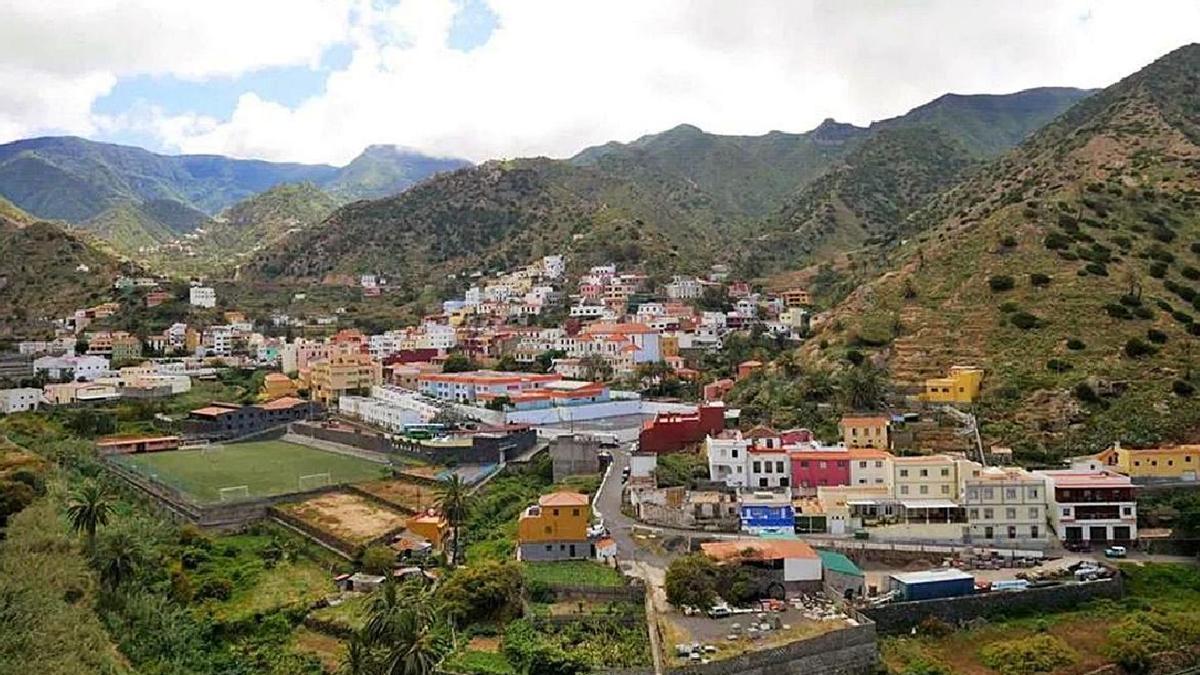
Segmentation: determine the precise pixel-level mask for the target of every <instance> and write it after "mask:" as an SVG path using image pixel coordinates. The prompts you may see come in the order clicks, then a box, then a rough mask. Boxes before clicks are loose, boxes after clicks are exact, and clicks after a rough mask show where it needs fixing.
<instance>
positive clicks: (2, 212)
mask: <svg viewBox="0 0 1200 675" xmlns="http://www.w3.org/2000/svg"><path fill="white" fill-rule="evenodd" d="M0 219H7V220H11V221H12V222H14V223H30V222H33V216H31V215H29V214H28V213H25V212H24V211H22V210H21V209H19V208H17V206H16V205H15V204H13V203H12V202H10V201H8V200H7V199H5V198H4V197H0Z"/></svg>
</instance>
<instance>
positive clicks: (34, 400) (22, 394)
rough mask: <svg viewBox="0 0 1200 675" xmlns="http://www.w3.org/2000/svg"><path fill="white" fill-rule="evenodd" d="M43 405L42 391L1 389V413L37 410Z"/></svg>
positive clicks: (23, 388)
mask: <svg viewBox="0 0 1200 675" xmlns="http://www.w3.org/2000/svg"><path fill="white" fill-rule="evenodd" d="M41 403H42V390H41V389H34V388H32V387H22V388H19V389H0V413H3V414H5V415H11V414H12V413H18V412H25V411H27V410H37V409H38V406H39V405H41Z"/></svg>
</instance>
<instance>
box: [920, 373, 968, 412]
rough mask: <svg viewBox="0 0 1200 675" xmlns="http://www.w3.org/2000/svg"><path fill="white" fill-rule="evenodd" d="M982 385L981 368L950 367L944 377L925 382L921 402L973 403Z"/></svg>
mask: <svg viewBox="0 0 1200 675" xmlns="http://www.w3.org/2000/svg"><path fill="white" fill-rule="evenodd" d="M982 385H983V369H982V368H975V367H973V366H952V367H951V368H950V373H949V374H948V375H947V376H946V377H935V378H932V379H928V380H925V391H924V392H923V393H922V394H921V400H923V401H925V402H927V403H974V402H975V400H976V399H978V398H979V390H980V387H981V386H982Z"/></svg>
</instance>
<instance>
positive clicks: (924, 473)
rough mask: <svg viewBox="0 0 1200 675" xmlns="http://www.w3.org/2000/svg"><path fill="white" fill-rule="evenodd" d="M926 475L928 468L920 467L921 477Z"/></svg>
mask: <svg viewBox="0 0 1200 675" xmlns="http://www.w3.org/2000/svg"><path fill="white" fill-rule="evenodd" d="M928 475H929V469H921V478H925V477H926V476H928Z"/></svg>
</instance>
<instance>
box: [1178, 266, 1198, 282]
mask: <svg viewBox="0 0 1200 675" xmlns="http://www.w3.org/2000/svg"><path fill="white" fill-rule="evenodd" d="M1179 273H1180V274H1182V275H1183V276H1184V278H1186V279H1191V280H1192V281H1195V280H1197V279H1200V270H1198V269H1196V268H1195V267H1192V266H1191V265H1184V266H1183V267H1182V268H1181V269H1180V270H1179Z"/></svg>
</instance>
